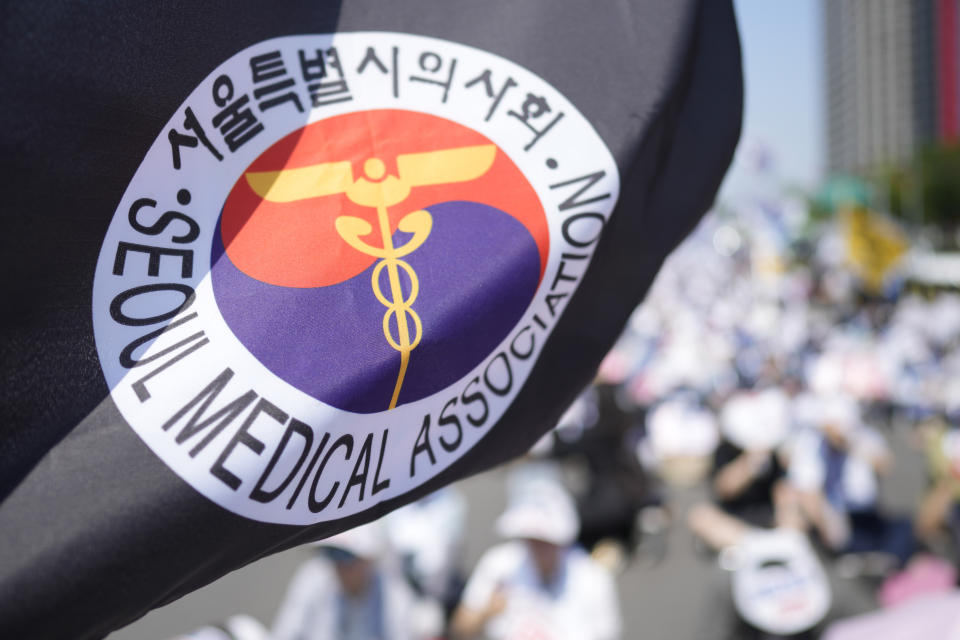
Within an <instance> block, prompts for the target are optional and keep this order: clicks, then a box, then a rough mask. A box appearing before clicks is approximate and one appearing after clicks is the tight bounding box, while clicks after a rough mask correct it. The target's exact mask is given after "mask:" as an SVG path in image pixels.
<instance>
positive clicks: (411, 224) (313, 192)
mask: <svg viewBox="0 0 960 640" xmlns="http://www.w3.org/2000/svg"><path fill="white" fill-rule="evenodd" d="M496 152H497V148H496V146H494V145H492V144H488V145H477V146H471V147H459V148H454V149H444V150H441V151H427V152H424V153H406V154H403V155H399V156H397V175H396V176H393V175H387V170H386V165H385V164H384V162H383V160H381V159H380V158H368V159H367V160H366V161H365V162H364V163H363V172H364V174H365V175H364V176H362V177H360V178H357V179H354V177H353V168H352V165H351V163H350V162H349V161H343V162H324V163H322V164H315V165H311V166H308V167H300V168H296V169H283V170H281V171H258V172H250V173H247V174H246V176H247V182H248V183H249V184H250V187H251V188H252V189H253V190H254V192H255V193H256V194H257V195H258V196H260V197H261V198H263V199H264V200H268V201H270V202H293V201H295V200H303V199H305V198H317V197H320V196H331V195H336V194H340V193H343V194H346V196H347V198H349V199H350V201H351V202H354V203H356V204H358V205H361V206H364V207H374V208H376V210H377V222H378V224H379V227H380V243H381V244H382V246H379V247H378V246H374V245H372V244H370V243H368V242H366V241H365V240H362V239H361V238H363V237H365V236H367V235H369V234H370V233H371V232H372V231H373V227H372V226H371V225H370V223H369V222H367V221H366V220H364V219H363V218H356V217H354V216H339V217H338V218H337V219H336V220H335V226H336V229H337V233H338V234H340V237H341V238H343V240H344V241H345V242H346V243H347V244H349V245H350V246H351V247H353V248H354V249H356V250H357V251H360V252H362V253H364V254H366V255H368V256H373V257H375V258H378V259H379V262H377V265H376V266H375V267H374V269H373V275H372V277H371V285H372V286H373V294H374V295H375V296H376V298H377V300H379V301H380V303H381V304H383V305H384V306H385V307H386V308H387V311H386V313H385V314H384V316H383V335H384V336H385V337H386V339H387V342H388V343H389V344H390V346H391V347H393V348H394V349H396V350H397V351H399V352H400V373H399V374H398V375H397V384H396V385H395V386H394V389H393V397H392V398H391V399H390V406H389V407H388V409H393V408H394V407H396V406H397V398H399V397H400V388H401V387H402V386H403V378H404V376H405V375H406V373H407V365H408V364H409V363H410V352H411V351H413V350H414V349H415V348H416V347H417V345H418V344H420V340H421V338H423V324H422V323H421V322H420V316H418V315H417V312H416V311H414V310H413V303H414V301H415V300H416V299H417V295H418V293H419V291H420V283H419V281H418V279H417V274H416V272H414V270H413V267H411V266H410V264H409V263H408V262H406V261H404V260H402V259H401V258H403V257H404V256H407V255H409V254H411V253H413V252H414V251H416V250H417V249H418V248H419V247H420V246H421V245H422V244H423V243H424V241H426V239H427V236H429V235H430V230H431V229H432V228H433V218H432V217H431V216H430V212H428V211H426V210H424V209H419V210H417V211H413V212H411V213H408V214H406V215H405V216H403V217H402V218H401V219H400V222H399V224H398V225H397V228H398V229H400V231H403V232H405V233H411V234H413V237H411V238H410V239H409V240H408V241H407V242H406V243H404V244H403V245H401V246H399V247H395V246H393V232H392V231H391V229H390V218H389V217H388V215H387V209H388V207H391V206H393V205H395V204H399V203H401V202H403V201H404V200H406V198H407V196H409V195H410V190H411V189H412V188H413V187H422V186H427V185H439V184H448V183H451V182H466V181H468V180H474V179H476V178H479V177H480V176H482V175H483V174H485V173H486V172H487V171H489V169H490V167H491V166H493V160H494V157H495V156H496ZM384 269H386V270H387V276H388V280H389V282H390V294H389V296H387V295H385V294H384V292H383V290H382V289H381V288H380V275H381V273H382V272H383V270H384ZM401 270H402V271H404V272H405V273H406V274H407V277H408V278H409V279H410V294H409V295H408V296H406V297H404V295H403V290H402V289H401V287H400V271H401ZM391 319H393V320H395V322H396V326H397V335H396V337H394V335H393V332H392V331H391V329H390V325H391ZM411 325H412V327H411ZM411 328H412V333H411Z"/></svg>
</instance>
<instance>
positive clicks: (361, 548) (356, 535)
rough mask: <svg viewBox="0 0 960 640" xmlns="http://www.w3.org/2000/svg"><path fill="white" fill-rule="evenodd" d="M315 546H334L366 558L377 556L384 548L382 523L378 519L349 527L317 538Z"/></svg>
mask: <svg viewBox="0 0 960 640" xmlns="http://www.w3.org/2000/svg"><path fill="white" fill-rule="evenodd" d="M313 544H314V546H316V547H321V548H322V547H334V548H336V549H343V550H344V551H349V552H350V553H352V554H353V555H355V556H358V557H360V558H366V559H374V558H377V557H379V556H380V555H381V554H382V553H383V552H384V551H385V550H386V538H385V534H384V531H383V525H382V524H381V523H380V521H379V520H376V521H374V522H368V523H367V524H364V525H361V526H359V527H355V528H353V529H349V530H347V531H344V532H342V533H338V534H337V535H335V536H331V537H329V538H325V539H323V540H318V541H317V542H314V543H313Z"/></svg>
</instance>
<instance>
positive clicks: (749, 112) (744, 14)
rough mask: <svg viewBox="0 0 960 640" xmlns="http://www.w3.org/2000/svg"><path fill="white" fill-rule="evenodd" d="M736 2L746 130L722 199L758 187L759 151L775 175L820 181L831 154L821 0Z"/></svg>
mask: <svg viewBox="0 0 960 640" xmlns="http://www.w3.org/2000/svg"><path fill="white" fill-rule="evenodd" d="M734 7H735V10H736V13H737V23H738V26H739V29H740V43H741V47H742V49H743V74H744V115H743V132H742V134H741V138H740V145H739V146H738V148H737V153H736V156H735V158H734V162H733V166H732V167H731V170H730V171H729V172H728V174H727V178H726V180H725V181H724V184H723V186H722V187H721V191H720V200H721V201H724V202H728V203H729V202H731V201H735V200H736V199H738V198H739V197H742V196H744V195H747V194H749V193H750V192H751V191H752V190H753V189H754V188H755V185H756V167H757V164H758V162H757V160H758V158H761V157H766V158H768V159H769V160H768V166H769V167H770V170H771V172H772V173H773V176H774V180H775V181H776V182H777V183H779V184H782V185H786V186H798V187H801V188H803V189H806V190H811V189H815V188H816V187H817V185H818V184H819V182H820V180H821V179H822V177H823V173H824V166H825V160H826V157H825V151H824V149H825V145H826V138H825V135H826V134H825V130H826V126H825V118H826V113H825V109H826V105H825V102H824V84H825V77H824V62H823V57H824V56H823V49H824V40H823V34H822V32H823V24H822V17H821V13H822V6H821V3H820V1H819V0H735V1H734ZM760 150H763V151H762V152H761V151H760Z"/></svg>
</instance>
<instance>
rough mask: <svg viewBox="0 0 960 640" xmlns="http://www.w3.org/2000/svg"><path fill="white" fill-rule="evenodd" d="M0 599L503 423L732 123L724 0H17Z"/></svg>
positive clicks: (79, 577)
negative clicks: (131, 0)
mask: <svg viewBox="0 0 960 640" xmlns="http://www.w3.org/2000/svg"><path fill="white" fill-rule="evenodd" d="M3 27H4V38H3V42H2V45H0V71H2V76H3V78H4V91H3V96H2V98H0V117H2V122H3V127H2V128H0V145H2V146H0V153H2V164H0V171H2V172H3V180H2V182H0V184H2V186H3V188H2V197H3V199H4V203H3V220H4V228H3V233H2V238H3V249H2V251H0V256H2V258H0V259H2V268H3V282H4V296H3V302H4V304H3V311H2V317H3V341H2V352H0V367H2V371H3V383H4V384H3V389H2V392H0V393H2V398H3V401H2V403H0V405H2V407H3V409H2V415H0V418H2V419H0V500H2V502H0V629H2V630H3V633H2V635H3V636H4V637H97V636H102V635H104V634H106V633H107V632H109V631H110V630H112V629H115V628H117V627H119V626H122V625H124V624H126V623H128V622H130V621H131V620H133V619H135V618H137V617H139V616H141V615H143V614H144V613H145V612H146V611H148V610H150V609H151V608H154V607H157V606H160V605H162V604H164V603H167V602H170V601H171V600H173V599H176V598H178V597H180V596H181V595H183V594H185V593H187V592H189V591H191V590H193V589H196V588H198V587H200V586H202V585H204V584H207V583H209V582H210V581H212V580H214V579H216V578H217V577H219V576H221V575H223V574H224V573H226V572H228V571H231V570H233V569H235V568H237V567H240V566H242V565H244V564H246V563H248V562H251V561H253V560H255V559H257V558H259V557H263V556H265V555H268V554H271V553H274V552H276V551H279V550H282V549H286V548H289V547H292V546H294V545H297V544H300V543H303V542H305V541H308V540H314V539H318V538H321V537H325V536H328V535H331V534H333V533H336V532H339V531H342V530H344V529H346V528H348V527H351V526H354V525H356V524H359V523H361V522H365V521H368V520H371V519H373V518H375V517H377V516H379V515H382V514H383V513H385V512H387V511H389V510H391V509H394V508H396V507H397V506H399V505H401V504H404V503H407V502H409V501H411V500H413V499H415V498H416V497H418V496H420V495H423V494H425V493H427V492H429V491H431V490H433V489H435V488H437V487H439V486H442V485H444V484H447V483H449V482H452V481H454V480H456V479H458V478H462V477H464V476H466V475H469V474H472V473H476V472H478V471H480V470H482V469H486V468H489V467H490V466H492V465H495V464H497V463H499V462H502V461H504V460H507V459H509V458H511V457H514V456H517V455H519V454H521V453H522V452H524V451H525V450H526V449H527V448H528V447H529V446H530V445H531V444H532V443H533V442H534V441H535V440H536V439H537V438H538V437H539V436H540V435H541V434H542V433H543V432H545V431H546V430H547V429H548V428H549V427H551V426H552V425H553V424H554V423H555V422H556V420H557V419H558V417H559V415H560V414H561V413H562V411H563V410H564V408H565V407H566V405H567V404H569V402H570V401H572V399H573V398H574V397H575V395H576V394H577V392H578V391H579V390H580V389H581V388H582V387H583V386H584V385H585V384H586V383H587V382H588V381H589V380H590V379H591V377H592V376H593V373H594V371H595V369H596V367H597V365H598V363H599V362H600V360H601V358H602V356H603V355H604V353H605V352H606V351H607V350H608V349H609V348H610V347H611V345H612V344H613V342H614V341H615V339H616V337H617V336H618V334H619V332H620V331H621V329H622V328H623V326H624V324H625V323H626V321H627V318H628V316H629V315H630V313H631V311H632V310H633V309H634V308H635V306H636V305H637V304H638V303H639V302H640V300H641V299H642V297H643V295H644V293H645V292H646V290H647V287H648V286H649V284H650V282H651V280H652V278H653V276H654V274H655V273H656V270H657V269H658V267H659V265H660V264H661V262H662V261H663V259H664V258H665V256H666V255H667V254H668V253H669V252H670V250H671V249H672V248H673V247H674V246H676V244H677V243H678V242H679V241H680V239H681V238H682V237H683V236H684V235H685V234H686V232H687V231H689V230H690V229H691V228H692V227H693V226H694V225H695V223H696V222H697V220H698V219H699V217H700V216H701V215H702V213H703V212H704V211H705V210H706V209H707V208H708V207H709V206H710V205H711V203H712V201H713V198H714V195H715V193H716V190H717V188H718V185H719V183H720V180H721V178H722V176H723V173H724V171H725V170H726V167H727V165H728V163H729V161H730V158H731V155H732V152H733V148H734V146H735V144H736V141H737V138H738V135H739V127H740V113H741V101H742V85H741V74H740V57H739V45H738V41H737V34H736V26H735V23H734V19H733V12H732V8H731V6H730V4H729V3H727V2H714V1H706V0H703V1H699V2H698V1H696V0H669V1H662V0H630V1H627V2H618V3H609V4H605V5H603V6H599V7H598V6H597V5H590V4H588V3H574V2H570V3H558V2H556V1H554V0H525V1H524V2H516V1H508V0H488V1H487V2H482V3H477V2H436V1H435V0H409V1H407V2H402V3H384V2H374V1H372V0H346V1H344V2H343V3H334V2H315V1H312V2H291V3H283V5H282V6H280V5H277V4H276V3H272V4H271V3H237V2H204V3H181V2H173V3H170V2H164V3H145V4H142V5H139V4H137V5H134V4H131V5H123V4H117V3H108V2H101V1H87V2H67V1H64V2H44V3H26V2H21V3H13V2H11V3H6V6H5V7H4V18H3Z"/></svg>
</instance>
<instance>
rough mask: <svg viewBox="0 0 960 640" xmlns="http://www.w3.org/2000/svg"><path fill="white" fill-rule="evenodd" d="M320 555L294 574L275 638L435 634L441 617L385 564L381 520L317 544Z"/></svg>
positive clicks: (342, 639) (347, 639)
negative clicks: (418, 599) (421, 601)
mask: <svg viewBox="0 0 960 640" xmlns="http://www.w3.org/2000/svg"><path fill="white" fill-rule="evenodd" d="M314 548H315V549H316V555H315V556H314V557H313V558H311V559H310V560H308V561H307V562H305V563H304V564H303V566H302V567H300V570H299V571H298V572H297V574H296V576H294V579H293V581H292V582H291V584H290V588H289V589H288V590H287V595H286V597H285V598H284V601H283V603H282V604H281V606H280V611H279V613H278V614H277V620H276V623H275V624H274V628H273V634H272V636H271V637H272V638H273V640H381V639H382V638H390V639H391V640H415V639H418V638H431V637H435V636H436V635H438V634H439V632H440V627H441V624H442V615H441V613H440V611H439V609H438V608H436V609H434V608H432V607H431V606H430V605H429V603H420V602H418V601H417V600H416V599H415V598H414V596H413V594H412V592H411V590H410V588H409V587H408V586H407V584H406V582H405V581H404V579H403V577H402V576H401V575H400V574H399V572H398V571H392V570H390V568H389V566H388V565H387V564H386V563H385V562H383V560H384V556H385V553H386V543H385V539H384V534H383V531H382V529H381V524H380V523H379V522H373V523H370V524H367V525H363V526H361V527H357V528H356V529H351V530H349V531H346V532H344V533H341V534H339V535H336V536H333V537H331V538H327V539H326V540H321V541H320V542H317V543H315V545H314Z"/></svg>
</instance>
